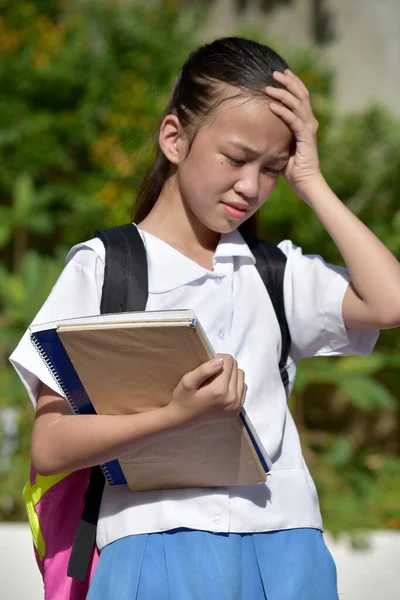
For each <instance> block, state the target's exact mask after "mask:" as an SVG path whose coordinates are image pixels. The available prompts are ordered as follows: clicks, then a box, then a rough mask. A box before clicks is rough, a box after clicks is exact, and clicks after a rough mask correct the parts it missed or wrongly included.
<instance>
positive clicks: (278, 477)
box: [10, 231, 378, 548]
mask: <svg viewBox="0 0 400 600" xmlns="http://www.w3.org/2000/svg"><path fill="white" fill-rule="evenodd" d="M141 235H142V238H143V240H144V243H145V246H146V250H147V260H148V266H149V297H148V302H147V307H146V308H147V310H166V309H171V308H191V309H192V310H194V312H195V313H196V314H197V316H198V318H199V319H200V322H201V324H202V326H203V328H204V329H205V331H206V334H207V336H208V337H209V339H210V341H211V343H212V345H213V347H214V349H215V351H216V352H222V353H229V354H232V355H233V356H234V357H235V358H236V359H237V361H238V364H239V367H240V368H241V369H243V370H244V372H245V374H246V383H247V385H248V391H247V397H246V410H247V413H248V415H249V417H250V419H251V421H252V422H253V424H254V426H255V428H256V430H257V433H258V435H259V437H260V438H261V441H262V443H263V444H264V446H265V448H266V450H267V452H268V454H269V455H270V457H271V458H272V460H273V470H272V476H271V477H268V479H267V482H266V483H265V484H262V485H254V486H239V487H232V488H227V487H224V488H201V489H193V488H191V489H180V490H163V491H153V492H136V493H132V492H130V491H129V490H128V488H127V487H126V486H109V485H106V486H105V491H104V495H103V500H102V505H101V510H100V517H99V523H98V531H97V542H98V545H99V547H100V548H102V547H103V546H105V545H106V544H109V543H111V542H113V541H114V540H116V539H118V538H121V537H124V536H127V535H131V534H138V533H149V532H156V531H165V530H169V529H174V528H178V527H187V528H191V529H201V530H206V531H213V532H260V531H271V530H277V529H289V528H295V527H316V528H320V529H321V528H322V521H321V515H320V510H319V503H318V498H317V494H316V490H315V486H314V483H313V481H312V479H311V476H310V474H309V471H308V469H307V466H306V464H305V462H304V459H303V455H302V451H301V446H300V441H299V436H298V433H297V430H296V427H295V424H294V422H293V419H292V416H291V414H290V412H289V410H288V407H287V400H286V394H285V390H284V388H283V385H282V381H281V378H280V373H279V368H278V362H279V357H280V350H281V348H280V347H281V336H280V330H279V324H278V321H277V319H276V316H275V312H274V310H273V307H272V304H271V301H270V298H269V296H268V293H267V291H266V289H265V287H264V284H263V282H262V281H261V279H260V277H259V275H258V272H257V270H256V268H255V266H254V262H255V261H254V257H253V255H252V253H251V251H250V250H249V248H248V246H247V245H246V243H245V242H244V240H243V238H242V236H241V235H240V233H239V232H237V231H235V232H233V233H230V234H227V235H223V236H222V237H221V241H220V243H219V245H218V247H217V249H216V252H215V256H214V270H213V271H209V270H207V269H205V268H203V267H201V266H200V265H198V264H197V263H196V262H194V261H192V260H191V259H189V258H187V257H186V256H184V255H183V254H181V253H180V252H178V251H177V250H175V249H174V248H173V247H171V246H170V245H168V244H167V243H165V242H163V241H162V240H160V239H159V238H157V237H155V236H153V235H150V234H148V233H146V232H141ZM279 247H280V248H281V250H282V251H283V252H284V253H285V254H286V256H287V266H286V270H285V280H284V298H285V310H286V316H287V321H288V324H289V329H290V333H291V338H292V346H291V351H290V357H289V361H288V372H289V377H290V386H292V385H293V380H294V376H295V371H296V363H297V362H298V361H299V360H300V359H302V358H307V357H311V356H337V355H347V354H368V353H370V352H371V351H372V349H373V347H374V345H375V343H376V341H377V338H378V333H377V332H376V331H370V332H366V331H346V329H345V327H344V324H343V319H342V301H343V296H344V294H345V291H346V289H347V286H348V281H349V276H348V273H347V271H346V270H345V269H342V268H339V267H334V266H332V265H329V264H326V263H325V262H324V261H323V260H322V258H320V257H319V256H304V255H303V254H302V251H301V249H300V248H298V247H296V246H294V245H293V244H292V243H291V242H290V241H284V242H282V243H281V244H280V245H279ZM104 260H105V251H104V246H103V244H102V242H101V241H100V240H99V239H97V238H95V239H93V240H90V241H88V242H84V243H82V244H78V245H77V246H74V248H72V249H71V251H70V252H69V254H68V256H67V261H66V266H65V268H64V270H63V272H62V273H61V275H60V277H59V279H58V281H57V282H56V284H55V286H54V287H53V289H52V291H51V293H50V295H49V297H48V299H47V300H46V302H45V304H44V305H43V307H42V308H41V310H40V311H39V313H38V315H37V316H36V317H35V319H34V321H33V323H44V322H46V321H52V320H57V319H62V318H68V317H77V316H89V315H95V314H99V312H100V299H101V290H102V285H103V279H104ZM10 360H11V362H12V364H13V365H14V367H15V369H16V371H17V373H18V374H19V376H20V378H21V380H22V382H23V383H24V385H25V387H26V389H27V391H28V394H29V396H30V398H31V400H32V402H33V404H34V405H36V401H37V396H38V392H39V388H40V382H43V383H45V384H46V385H48V386H49V387H50V388H52V389H53V390H54V391H56V392H58V393H59V392H60V391H59V389H58V387H57V385H56V383H55V382H54V381H53V379H52V377H51V375H50V373H49V372H48V371H47V369H46V367H45V365H44V364H43V363H42V361H41V359H40V358H39V356H38V355H37V353H36V351H35V349H34V348H33V346H32V344H31V342H30V340H29V337H28V333H25V335H24V337H23V338H22V339H21V341H20V343H19V345H18V346H17V348H16V349H15V351H14V352H13V354H12V355H11V357H10ZM321 402H323V398H321Z"/></svg>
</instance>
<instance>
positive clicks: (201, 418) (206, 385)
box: [167, 354, 247, 427]
mask: <svg viewBox="0 0 400 600" xmlns="http://www.w3.org/2000/svg"><path fill="white" fill-rule="evenodd" d="M246 390H247V386H246V384H245V382H244V372H243V371H242V370H241V369H239V368H238V364H237V361H236V360H235V359H234V358H233V357H232V356H230V355H229V354H219V355H218V357H217V358H216V359H213V360H210V361H208V362H206V363H204V364H203V365H201V366H200V367H198V368H197V369H195V370H194V371H191V372H190V373H187V374H186V375H185V376H184V377H182V379H181V381H180V382H179V384H178V385H177V387H176V388H175V390H174V392H173V394H172V398H171V402H170V404H169V405H168V407H167V409H168V411H169V414H170V416H171V418H172V419H173V421H174V422H176V423H177V424H178V426H182V427H185V426H190V427H193V426H194V425H199V424H201V423H207V422H209V421H223V420H225V419H230V418H232V417H235V416H236V415H238V413H239V411H240V409H241V407H242V406H243V403H244V400H245V397H246Z"/></svg>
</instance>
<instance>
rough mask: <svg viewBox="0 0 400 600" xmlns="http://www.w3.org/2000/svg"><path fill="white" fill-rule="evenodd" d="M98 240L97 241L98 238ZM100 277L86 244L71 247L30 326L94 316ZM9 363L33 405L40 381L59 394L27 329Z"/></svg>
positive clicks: (95, 259)
mask: <svg viewBox="0 0 400 600" xmlns="http://www.w3.org/2000/svg"><path fill="white" fill-rule="evenodd" d="M99 242H100V241H99ZM103 278H104V262H103V261H102V260H101V258H100V257H99V255H98V254H97V253H96V252H95V251H94V250H93V248H91V247H90V246H87V245H84V244H82V245H80V247H78V246H77V247H75V248H73V249H72V250H71V251H70V253H69V254H68V256H67V263H66V265H65V267H64V269H63V271H62V273H61V275H60V276H59V278H58V280H57V281H56V283H55V285H54V287H53V289H52V290H51V292H50V294H49V296H48V298H47V300H46V302H45V303H44V304H43V306H42V308H41V309H40V311H39V312H38V314H37V315H36V317H35V318H34V320H33V321H32V323H31V324H32V325H34V324H40V323H47V322H49V321H56V320H58V319H67V318H73V317H84V316H91V315H98V314H99V313H100V301H101V289H102V282H103ZM10 362H11V364H12V365H13V367H14V368H15V370H16V372H17V374H18V375H19V377H20V379H21V381H22V383H23V384H24V386H25V388H26V390H27V392H28V394H29V397H30V399H31V401H32V403H33V405H34V407H36V403H37V399H38V395H39V391H40V387H41V383H44V384H46V385H48V386H49V387H50V388H51V389H53V390H54V391H55V392H57V393H60V390H59V389H58V387H57V384H56V383H55V381H54V380H53V378H52V376H51V374H50V372H49V371H48V370H47V368H46V366H45V364H44V362H43V361H42V359H41V358H40V356H39V354H38V353H37V351H36V350H35V348H34V346H33V344H32V342H31V341H30V337H29V331H28V330H27V331H26V332H25V334H24V336H23V337H22V339H21V340H20V342H19V344H18V346H17V347H16V348H15V350H14V352H13V353H12V354H11V356H10Z"/></svg>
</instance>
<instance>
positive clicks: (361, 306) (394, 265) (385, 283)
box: [303, 177, 400, 330]
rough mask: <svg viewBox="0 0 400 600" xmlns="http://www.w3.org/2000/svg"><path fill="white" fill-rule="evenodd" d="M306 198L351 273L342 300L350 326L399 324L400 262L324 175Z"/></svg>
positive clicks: (348, 327) (390, 325)
mask: <svg viewBox="0 0 400 600" xmlns="http://www.w3.org/2000/svg"><path fill="white" fill-rule="evenodd" d="M303 200H304V201H305V202H307V204H308V205H309V206H310V207H311V208H312V209H313V211H314V212H315V214H316V215H317V217H318V218H319V220H320V221H321V223H322V224H323V225H324V227H325V228H326V230H327V231H328V233H329V234H330V236H331V237H332V239H333V241H334V242H335V244H336V246H337V247H338V249H339V251H340V253H341V255H342V257H343V259H344V261H345V263H346V265H347V268H348V270H349V273H350V277H351V285H350V286H349V287H348V289H347V291H346V294H345V297H344V301H343V320H344V324H345V326H346V328H347V329H356V330H361V329H388V328H391V327H398V326H400V263H399V262H398V261H397V259H396V258H395V257H394V256H393V254H391V252H389V250H388V249H387V248H386V246H384V245H383V244H382V242H381V241H380V240H379V239H378V238H377V237H376V236H375V235H374V234H373V233H372V232H371V231H370V230H369V229H368V227H366V226H365V225H364V224H363V223H362V222H361V221H360V220H359V219H358V218H357V217H356V216H355V215H354V214H353V213H352V212H351V211H350V210H349V209H348V208H347V207H346V206H345V205H344V204H343V203H342V202H341V201H340V200H339V198H338V197H337V196H336V195H335V194H334V193H333V191H332V190H331V189H330V187H329V186H328V184H327V183H326V181H325V180H324V179H323V178H322V177H321V178H320V179H316V180H314V182H313V184H312V186H310V188H309V190H308V191H307V192H306V193H304V196H303Z"/></svg>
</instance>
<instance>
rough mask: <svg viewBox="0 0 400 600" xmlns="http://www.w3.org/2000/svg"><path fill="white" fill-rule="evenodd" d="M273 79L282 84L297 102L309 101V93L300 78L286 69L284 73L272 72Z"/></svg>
mask: <svg viewBox="0 0 400 600" xmlns="http://www.w3.org/2000/svg"><path fill="white" fill-rule="evenodd" d="M273 77H274V79H276V81H279V83H282V84H283V85H284V86H285V87H286V88H287V89H288V90H289V92H291V93H292V94H293V95H294V96H295V97H296V98H298V99H299V100H303V101H304V100H309V98H310V93H309V91H308V89H307V88H306V86H305V85H304V83H303V82H302V81H301V79H300V77H297V75H295V74H294V73H292V72H291V71H289V69H287V70H286V71H285V72H284V73H281V72H280V71H274V73H273Z"/></svg>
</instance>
